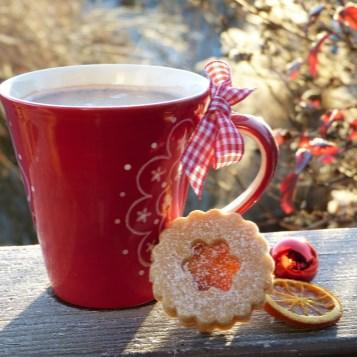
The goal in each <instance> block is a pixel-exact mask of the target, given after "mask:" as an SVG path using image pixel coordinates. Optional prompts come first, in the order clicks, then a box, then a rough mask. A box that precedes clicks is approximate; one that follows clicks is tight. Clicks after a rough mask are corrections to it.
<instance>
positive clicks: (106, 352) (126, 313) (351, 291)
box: [0, 229, 357, 357]
mask: <svg viewBox="0 0 357 357" xmlns="http://www.w3.org/2000/svg"><path fill="white" fill-rule="evenodd" d="M285 236H305V237H307V238H308V239H310V240H311V241H312V242H313V243H314V244H315V246H316V247H317V249H318V251H319V253H320V260H321V262H320V270H319V274H318V276H317V277H316V278H315V281H316V282H317V283H321V284H322V285H323V286H325V287H327V288H329V289H330V290H332V291H334V292H335V293H336V294H337V295H338V296H339V297H340V298H341V301H342V303H343V306H344V316H343V317H342V319H341V320H340V322H339V323H338V325H337V326H334V327H330V328H328V329H324V330H320V331H310V332H303V331H299V330H296V329H293V328H290V327H288V326H286V325H285V324H283V323H281V322H278V321H275V320H274V319H273V318H271V317H270V316H269V315H267V314H266V313H265V312H264V311H257V312H255V313H254V314H253V317H252V319H251V321H250V322H249V323H246V324H237V325H236V326H235V327H234V328H232V329H231V330H229V331H226V332H215V333H213V334H212V335H204V334H200V333H199V332H196V331H195V330H192V329H188V328H183V327H181V326H179V325H178V324H177V322H176V321H175V320H174V319H169V318H167V317H166V315H164V313H163V312H162V310H161V307H160V305H159V304H150V305H147V306H144V307H140V308H136V309H127V310H120V311H94V310H85V309H78V308H74V307H70V306H67V305H64V304H62V303H59V302H58V301H57V300H56V299H55V298H54V297H53V296H52V294H51V290H50V289H49V288H48V285H49V283H48V280H47V276H46V273H45V270H44V266H43V262H42V258H41V253H40V249H39V247H38V246H25V247H3V248H0V331H1V332H0V356H2V357H7V356H9V357H10V356H16V357H21V356H26V357H30V356H36V357H40V356H46V357H53V356H56V357H61V356H88V357H92V356H93V357H94V356H101V357H111V356H127V355H130V356H172V355H175V356H181V355H185V356H217V357H219V356H237V355H239V356H256V355H257V354H260V355H263V356H276V355H277V354H278V353H279V354H280V355H281V356H293V355H294V356H323V355H331V356H336V355H339V354H340V355H351V356H352V355H353V354H354V355H356V353H357V319H356V316H355V315H356V312H357V229H338V230H337V229H336V230H322V231H306V232H279V233H270V234H266V237H267V238H268V239H269V240H270V242H272V243H274V242H275V241H276V240H278V239H279V238H281V237H285Z"/></svg>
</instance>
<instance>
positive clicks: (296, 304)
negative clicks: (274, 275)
mask: <svg viewBox="0 0 357 357" xmlns="http://www.w3.org/2000/svg"><path fill="white" fill-rule="evenodd" d="M264 307H265V310H266V311H267V312H268V313H269V314H270V315H272V316H274V317H276V318H277V319H279V320H283V321H285V322H286V323H288V324H290V325H293V326H295V327H301V328H309V329H319V328H323V327H327V326H331V325H333V324H335V323H336V322H337V321H338V320H339V319H340V317H341V316H342V306H341V304H340V302H339V301H338V299H337V298H336V297H335V296H334V295H332V294H331V293H330V292H329V291H327V290H326V289H324V288H322V287H321V286H318V285H316V284H310V283H307V282H302V281H298V280H291V279H274V282H273V290H272V292H271V293H270V294H267V295H266V300H265V306H264Z"/></svg>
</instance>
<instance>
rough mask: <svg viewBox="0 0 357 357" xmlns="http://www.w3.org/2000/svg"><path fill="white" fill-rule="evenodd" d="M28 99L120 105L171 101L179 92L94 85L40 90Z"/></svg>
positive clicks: (54, 102)
mask: <svg viewBox="0 0 357 357" xmlns="http://www.w3.org/2000/svg"><path fill="white" fill-rule="evenodd" d="M24 99H26V100H28V101H31V102H35V103H41V104H52V105H65V106H83V107H119V106H128V105H142V104H152V103H161V102H167V101H170V100H174V99H178V96H177V95H174V94H172V93H170V92H167V91H164V90H158V89H156V88H148V87H144V86H119V85H90V86H76V87H64V88H58V89H52V90H45V91H39V92H35V93H33V94H31V95H29V96H27V97H26V98H24Z"/></svg>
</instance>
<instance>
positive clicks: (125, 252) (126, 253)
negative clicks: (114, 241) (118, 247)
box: [121, 249, 129, 255]
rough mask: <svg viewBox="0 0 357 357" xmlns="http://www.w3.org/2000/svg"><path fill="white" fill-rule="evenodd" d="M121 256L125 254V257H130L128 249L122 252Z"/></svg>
mask: <svg viewBox="0 0 357 357" xmlns="http://www.w3.org/2000/svg"><path fill="white" fill-rule="evenodd" d="M121 254H123V255H128V254H129V251H128V249H123V250H122V251H121Z"/></svg>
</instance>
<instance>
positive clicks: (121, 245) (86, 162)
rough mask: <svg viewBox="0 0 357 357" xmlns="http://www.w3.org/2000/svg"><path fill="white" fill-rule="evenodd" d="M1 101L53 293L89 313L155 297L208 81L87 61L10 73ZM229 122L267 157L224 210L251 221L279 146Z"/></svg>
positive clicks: (259, 127)
mask: <svg viewBox="0 0 357 357" xmlns="http://www.w3.org/2000/svg"><path fill="white" fill-rule="evenodd" d="M81 91H82V92H81ZM135 93H136V94H137V93H139V94H140V95H135ZM0 97H1V101H2V104H3V106H4V109H5V114H6V119H7V124H8V127H9V130H10V133H11V138H12V143H13V146H14V148H15V151H16V156H17V161H18V165H19V168H20V171H21V175H22V178H23V182H24V186H25V190H26V194H27V198H28V202H29V206H30V208H31V212H32V215H33V220H34V226H35V228H36V232H37V236H38V240H39V242H40V245H41V249H42V253H43V257H44V261H45V265H46V268H47V272H48V275H49V278H50V282H51V285H52V288H53V290H54V292H55V294H56V295H57V296H58V297H59V298H60V299H62V300H64V301H65V302H68V303H71V304H74V305H79V306H83V307H90V308H122V307H130V306H135V305H140V304H143V303H146V302H149V301H151V300H152V299H153V295H152V289H151V284H150V282H149V276H148V272H149V266H150V252H151V249H152V247H153V246H154V244H155V243H156V242H157V240H158V236H159V233H160V231H162V230H163V229H164V228H165V226H167V224H168V223H169V222H170V221H172V220H173V219H174V218H176V217H178V216H180V215H181V214H182V212H183V208H184V204H185V200H186V194H187V190H188V181H187V178H186V177H185V175H184V174H183V173H182V170H181V167H180V158H181V155H182V153H183V151H184V149H185V147H186V145H187V143H188V141H189V139H190V136H191V134H192V133H193V131H194V129H195V127H196V126H197V124H198V123H199V121H200V120H201V119H202V117H203V115H204V113H205V110H206V108H207V105H208V103H209V100H210V98H209V97H210V96H209V80H208V79H207V78H205V77H203V76H200V75H198V74H195V73H191V72H188V71H184V70H180V69H174V68H168V67H159V66H146V65H123V64H112V65H111V64H104V65H100V64H98V65H79V66H68V67H58V68H51V69H45V70H39V71H35V72H30V73H25V74H21V75H18V76H16V77H13V78H11V79H9V80H7V81H5V82H3V83H2V84H1V85H0ZM108 98H110V100H108ZM232 121H233V122H234V124H235V125H236V127H237V128H238V129H239V130H240V132H241V133H243V134H247V135H249V136H251V137H253V138H254V139H255V140H256V141H257V143H258V145H259V148H260V150H261V154H262V158H261V164H260V169H259V172H258V174H257V176H256V178H255V179H254V180H253V182H252V183H251V185H250V186H249V187H248V189H247V190H246V191H245V192H243V193H242V194H241V195H240V196H239V197H238V198H236V199H235V200H234V201H233V202H231V203H229V204H228V205H227V206H226V207H224V208H223V210H226V211H238V212H240V213H243V212H245V211H246V210H247V209H248V208H249V207H250V206H251V205H252V204H254V203H255V201H256V200H257V199H258V198H259V197H260V196H261V194H262V192H263V191H264V189H265V188H266V186H267V184H268V183H269V181H270V179H271V177H272V175H273V173H274V171H275V167H276V163H277V147H276V144H275V141H274V139H273V136H272V133H271V130H270V129H269V127H268V126H267V125H266V124H265V123H264V122H262V121H261V120H259V119H257V118H254V117H252V116H241V115H238V114H232Z"/></svg>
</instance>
